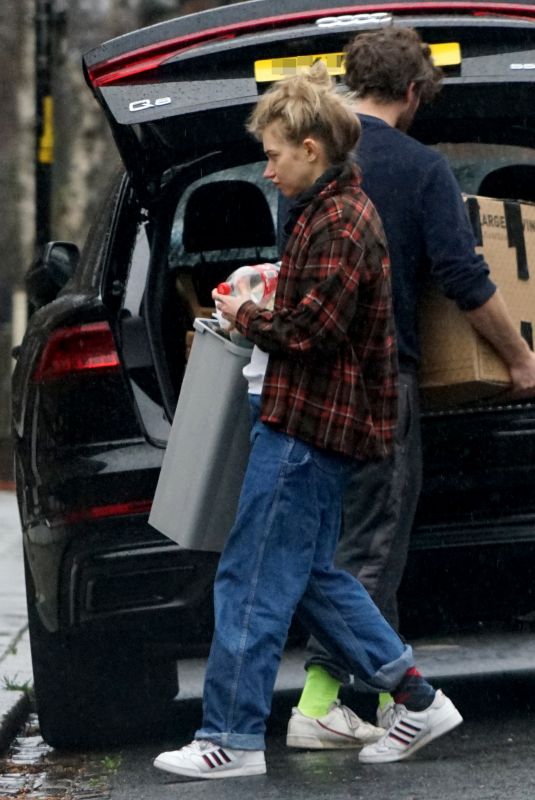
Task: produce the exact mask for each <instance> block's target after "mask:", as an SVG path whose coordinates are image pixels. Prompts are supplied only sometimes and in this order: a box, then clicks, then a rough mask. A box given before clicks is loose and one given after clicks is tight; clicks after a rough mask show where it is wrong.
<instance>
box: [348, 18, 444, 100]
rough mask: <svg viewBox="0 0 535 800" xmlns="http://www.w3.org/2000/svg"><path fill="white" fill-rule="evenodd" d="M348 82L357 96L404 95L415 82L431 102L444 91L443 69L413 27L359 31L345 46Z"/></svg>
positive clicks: (392, 97)
mask: <svg viewBox="0 0 535 800" xmlns="http://www.w3.org/2000/svg"><path fill="white" fill-rule="evenodd" d="M345 69H346V75H345V82H346V85H347V86H348V88H349V89H350V90H351V91H352V92H353V93H354V94H355V96H356V97H366V96H367V95H372V96H373V97H374V98H375V99H376V100H378V101H380V102H381V101H382V102H390V101H392V100H401V99H403V98H404V97H405V96H406V94H407V90H408V88H409V85H410V84H411V83H414V84H415V85H416V88H417V91H418V93H419V95H420V99H421V100H422V102H424V103H428V102H429V101H430V100H432V99H433V97H434V96H435V95H436V94H437V92H439V91H440V86H441V82H442V77H443V75H442V70H441V69H439V68H438V67H435V65H434V64H433V58H432V55H431V48H430V47H429V45H427V44H425V42H422V40H421V38H420V36H419V35H418V33H417V32H416V31H415V30H414V29H413V28H381V29H379V30H375V31H367V32H366V33H361V34H359V35H357V36H356V37H355V38H354V39H353V40H352V41H351V42H350V43H349V44H348V45H347V47H346V49H345Z"/></svg>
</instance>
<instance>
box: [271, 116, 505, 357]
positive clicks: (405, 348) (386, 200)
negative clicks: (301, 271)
mask: <svg viewBox="0 0 535 800" xmlns="http://www.w3.org/2000/svg"><path fill="white" fill-rule="evenodd" d="M359 119H360V121H361V123H362V135H361V138H360V140H359V144H358V147H357V152H356V159H357V162H358V164H359V165H360V167H361V169H362V177H363V182H362V186H363V189H364V191H365V192H366V194H367V195H368V196H369V197H370V198H371V200H372V202H373V203H374V204H375V206H376V208H377V210H378V212H379V215H380V217H381V219H382V221H383V226H384V229H385V233H386V238H387V240H388V247H389V251H390V261H391V264H392V285H393V296H394V316H395V321H396V331H397V338H398V351H399V359H400V366H401V367H402V368H404V367H411V366H413V365H414V366H416V365H417V363H418V358H419V345H418V326H417V314H416V306H417V301H418V297H419V294H420V290H421V288H422V286H423V284H424V282H425V279H426V277H427V276H429V275H431V276H432V277H433V279H434V280H435V282H436V283H437V284H438V286H439V287H440V288H441V290H442V291H443V292H444V294H445V295H446V296H447V297H449V298H451V299H453V300H455V301H456V303H457V304H458V306H459V307H460V308H461V309H462V310H464V311H470V310H472V309H474V308H479V307H480V306H481V305H483V303H485V302H486V301H487V300H488V299H489V298H490V297H491V296H492V295H493V294H494V292H495V289H496V287H495V285H494V284H493V283H492V281H491V280H490V278H489V268H488V266H487V264H486V262H485V261H484V259H483V257H482V256H480V255H477V254H476V252H475V250H474V247H475V240H474V235H473V233H472V228H471V226H470V222H469V220H468V215H467V213H466V210H465V207H464V203H463V200H462V196H461V193H460V190H459V185H458V184H457V182H456V180H455V177H454V175H453V173H452V171H451V169H450V167H449V165H448V163H447V161H446V159H445V158H444V157H443V156H442V155H441V154H440V153H437V152H436V151H434V150H431V149H430V148H428V147H426V146H425V145H423V144H421V143H420V142H418V141H416V140H415V139H413V138H411V137H410V136H407V135H406V134H404V133H402V132H401V131H398V130H396V129H395V128H392V127H391V126H390V125H388V124H387V123H386V122H383V121H382V120H380V119H378V118H377V117H371V116H368V115H365V114H361V115H359ZM287 214H288V201H286V202H282V203H281V207H280V209H279V221H282V220H284V218H285V217H286V216H287ZM279 231H280V233H281V244H282V245H284V244H285V242H284V232H283V226H279Z"/></svg>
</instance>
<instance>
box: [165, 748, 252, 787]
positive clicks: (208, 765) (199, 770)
mask: <svg viewBox="0 0 535 800" xmlns="http://www.w3.org/2000/svg"><path fill="white" fill-rule="evenodd" d="M154 766H155V767H157V768H158V769H163V770H166V771H167V772H173V773H174V774H175V775H184V776H186V777H188V778H203V779H204V778H207V779H212V778H238V777H240V776H243V775H264V774H265V772H266V759H265V756H264V751H263V750H235V749H233V748H231V747H223V746H222V745H219V744H215V743H214V742H209V741H206V740H205V739H197V740H195V741H194V742H192V743H191V744H188V745H186V746H185V747H181V748H180V750H169V751H168V752H166V753H160V755H159V756H157V757H156V758H155V759H154Z"/></svg>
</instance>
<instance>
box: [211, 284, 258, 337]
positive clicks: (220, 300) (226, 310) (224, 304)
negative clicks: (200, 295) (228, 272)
mask: <svg viewBox="0 0 535 800" xmlns="http://www.w3.org/2000/svg"><path fill="white" fill-rule="evenodd" d="M236 288H237V289H238V294H237V295H232V294H219V293H218V291H217V289H214V290H213V292H212V299H213V300H214V301H215V307H216V309H217V310H218V311H219V312H220V314H221V315H222V316H223V317H224V318H225V319H226V320H227V321H228V322H230V325H231V327H232V328H234V327H235V323H236V315H237V313H238V309H239V308H240V306H242V305H243V304H244V303H245V302H246V301H247V300H250V299H251V298H250V297H249V294H248V293H247V291H246V290H245V289H244V288H243V287H240V282H239V281H238V284H237V287H236Z"/></svg>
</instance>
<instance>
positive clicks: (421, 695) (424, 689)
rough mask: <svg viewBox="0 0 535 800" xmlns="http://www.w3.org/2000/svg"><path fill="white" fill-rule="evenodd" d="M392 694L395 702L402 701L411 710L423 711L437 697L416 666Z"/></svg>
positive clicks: (408, 672)
mask: <svg viewBox="0 0 535 800" xmlns="http://www.w3.org/2000/svg"><path fill="white" fill-rule="evenodd" d="M392 696H393V698H394V702H395V703H402V704H403V705H404V706H405V708H408V709H409V711H423V710H424V709H426V708H428V707H429V706H430V705H431V703H432V702H433V700H434V699H435V690H434V689H433V687H432V686H431V684H430V683H428V682H427V681H426V679H425V678H423V677H422V675H420V673H419V672H418V670H417V669H416V668H415V667H411V668H410V669H408V670H407V672H406V673H405V675H404V676H403V678H402V679H401V681H400V682H399V684H398V685H397V686H396V689H395V691H393V692H392Z"/></svg>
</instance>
